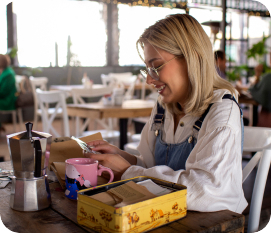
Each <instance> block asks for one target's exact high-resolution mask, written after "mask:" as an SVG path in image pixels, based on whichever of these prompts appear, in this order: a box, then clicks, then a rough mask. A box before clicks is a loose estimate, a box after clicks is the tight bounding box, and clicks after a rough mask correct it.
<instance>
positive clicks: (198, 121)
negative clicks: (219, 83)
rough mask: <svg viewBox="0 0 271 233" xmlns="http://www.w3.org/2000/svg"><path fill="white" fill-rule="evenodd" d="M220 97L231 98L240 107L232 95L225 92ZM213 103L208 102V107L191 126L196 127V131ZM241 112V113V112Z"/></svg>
mask: <svg viewBox="0 0 271 233" xmlns="http://www.w3.org/2000/svg"><path fill="white" fill-rule="evenodd" d="M222 99H230V100H233V101H234V102H235V103H236V104H237V105H238V107H239V108H240V106H239V104H238V103H237V101H236V99H235V98H234V96H233V95H231V94H226V95H224V96H223V97H222ZM212 105H213V104H210V105H209V106H208V108H207V109H206V110H205V112H204V113H203V114H202V116H201V117H200V118H199V119H198V120H197V121H196V122H195V124H194V126H193V128H194V129H196V130H197V131H199V130H200V128H201V125H202V122H203V121H204V118H205V117H206V115H207V114H208V112H209V110H210V108H211V107H212ZM241 114H242V113H241Z"/></svg>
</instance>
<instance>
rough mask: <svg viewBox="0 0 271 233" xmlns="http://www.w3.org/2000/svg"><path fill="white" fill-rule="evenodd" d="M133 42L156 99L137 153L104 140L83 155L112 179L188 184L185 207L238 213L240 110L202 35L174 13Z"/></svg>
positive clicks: (240, 194) (242, 204) (197, 27)
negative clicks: (142, 178)
mask: <svg viewBox="0 0 271 233" xmlns="http://www.w3.org/2000/svg"><path fill="white" fill-rule="evenodd" d="M138 45H140V46H141V47H142V48H143V51H144V59H143V58H142V59H143V61H144V62H145V64H146V67H147V70H145V71H142V72H141V73H142V75H143V76H145V77H146V81H147V83H148V84H150V85H154V86H155V88H156V89H157V91H158V93H159V94H160V95H159V98H158V102H159V105H157V106H155V107H154V108H153V111H152V114H151V117H150V120H149V122H148V123H147V124H146V125H145V127H144V129H143V130H142V134H141V141H140V144H139V146H138V150H139V152H140V154H141V156H139V157H135V156H133V155H130V154H128V153H126V152H124V151H122V150H120V149H118V148H117V147H114V146H112V145H110V144H108V143H107V142H105V141H93V142H89V143H88V144H89V145H90V146H93V147H94V148H93V150H95V151H99V152H102V154H99V155H94V154H86V156H88V157H91V158H93V159H97V160H99V161H100V163H101V164H102V165H104V166H107V167H110V168H111V169H112V170H113V171H114V172H115V175H116V177H117V179H118V178H121V179H128V178H132V177H135V176H140V175H143V176H152V177H156V178H159V179H164V180H167V181H171V182H175V183H179V184H183V185H185V186H187V193H188V194H187V206H188V209H189V210H196V211H204V212H206V211H219V210H224V209H229V210H231V211H234V212H238V213H241V212H242V211H243V210H244V209H245V207H246V206H247V202H246V200H245V197H244V193H243V190H242V164H241V163H242V152H241V150H242V140H241V139H242V127H243V126H242V121H241V120H240V119H241V116H240V115H241V113H240V109H239V106H238V104H237V103H235V101H234V100H235V99H237V92H236V91H235V89H234V88H233V87H232V85H231V84H230V83H229V82H227V81H226V80H224V79H221V78H220V77H219V75H218V74H217V72H216V70H215V64H214V57H213V51H212V45H211V42H210V40H209V38H208V36H207V35H206V33H205V32H204V30H203V29H202V27H201V25H200V24H199V23H198V22H197V21H196V20H195V19H194V18H193V17H192V16H189V15H185V14H176V15H170V16H168V17H166V18H165V19H162V20H160V21H158V22H157V23H155V24H154V25H153V26H150V27H149V28H147V29H146V30H145V32H144V33H143V34H142V35H141V37H140V38H139V40H138V42H137V47H138ZM233 97H234V98H235V99H234V98H233ZM161 121H162V124H161Z"/></svg>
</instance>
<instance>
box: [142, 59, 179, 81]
mask: <svg viewBox="0 0 271 233" xmlns="http://www.w3.org/2000/svg"><path fill="white" fill-rule="evenodd" d="M175 58H177V56H176V57H173V58H172V59H170V60H169V61H167V62H166V63H164V64H163V65H161V66H159V67H157V68H153V67H146V70H143V69H142V70H140V73H141V75H142V76H143V78H144V79H145V80H146V79H147V77H148V74H149V75H150V76H151V78H153V79H154V80H156V81H158V80H159V73H158V70H159V69H161V68H162V67H163V66H164V65H166V64H167V63H169V62H170V61H172V60H174V59H175ZM152 71H154V73H155V74H156V76H157V77H156V76H155V75H154V76H153V73H152Z"/></svg>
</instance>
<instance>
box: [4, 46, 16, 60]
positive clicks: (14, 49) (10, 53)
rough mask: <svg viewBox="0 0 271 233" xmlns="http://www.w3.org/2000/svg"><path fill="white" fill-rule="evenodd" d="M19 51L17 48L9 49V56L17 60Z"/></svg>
mask: <svg viewBox="0 0 271 233" xmlns="http://www.w3.org/2000/svg"><path fill="white" fill-rule="evenodd" d="M17 52H18V49H17V48H16V47H12V48H8V51H7V55H9V57H10V58H15V57H16V55H17Z"/></svg>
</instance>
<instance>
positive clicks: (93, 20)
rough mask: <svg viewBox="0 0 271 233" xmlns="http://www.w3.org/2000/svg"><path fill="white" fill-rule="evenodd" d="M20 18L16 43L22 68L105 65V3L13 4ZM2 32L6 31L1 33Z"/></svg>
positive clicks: (42, 2) (38, 2)
mask: <svg viewBox="0 0 271 233" xmlns="http://www.w3.org/2000/svg"><path fill="white" fill-rule="evenodd" d="M13 11H14V13H15V14H16V15H17V39H18V41H17V44H18V60H19V65H20V66H27V67H39V66H40V67H48V66H50V65H51V66H55V65H56V54H57V53H58V65H59V66H66V65H67V51H68V38H69V37H70V41H71V46H70V49H71V53H72V59H71V63H70V65H76V64H77V65H81V66H104V65H105V64H106V43H107V35H106V25H105V20H104V19H103V18H102V16H103V3H98V2H90V1H84V2H82V1H33V0H31V1H14V2H13ZM2 31H3V30H2Z"/></svg>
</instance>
